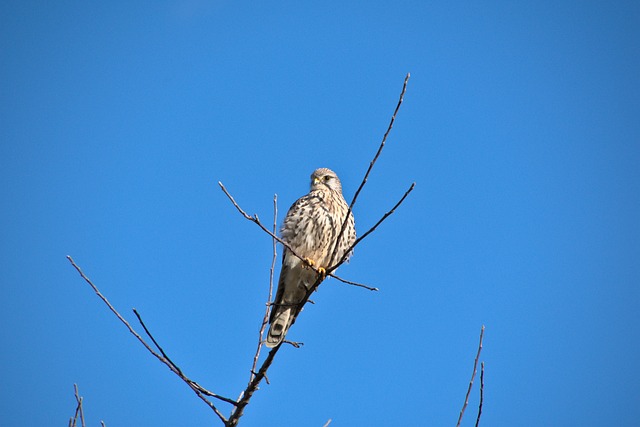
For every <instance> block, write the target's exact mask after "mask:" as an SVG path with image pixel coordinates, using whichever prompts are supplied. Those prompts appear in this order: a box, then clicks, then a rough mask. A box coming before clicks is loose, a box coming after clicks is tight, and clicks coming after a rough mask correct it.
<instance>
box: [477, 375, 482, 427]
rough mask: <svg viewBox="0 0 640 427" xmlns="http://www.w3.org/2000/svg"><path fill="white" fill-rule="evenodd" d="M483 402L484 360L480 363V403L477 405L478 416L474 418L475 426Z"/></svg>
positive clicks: (478, 421)
mask: <svg viewBox="0 0 640 427" xmlns="http://www.w3.org/2000/svg"><path fill="white" fill-rule="evenodd" d="M483 402H484V362H482V363H480V404H479V405H478V418H476V427H478V426H479V425H480V416H481V415H482V403H483Z"/></svg>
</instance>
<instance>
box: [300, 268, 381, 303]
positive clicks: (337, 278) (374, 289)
mask: <svg viewBox="0 0 640 427" xmlns="http://www.w3.org/2000/svg"><path fill="white" fill-rule="evenodd" d="M327 276H331V277H333V278H334V279H336V280H339V281H340V282H342V283H346V284H347V285H351V286H358V287H360V288H365V289H368V290H370V291H379V290H380V289H378V288H373V287H371V286H367V285H363V284H362V283H356V282H351V281H349V280H344V279H341V278H340V277H338V276H336V275H334V274H332V273H328V274H327ZM309 302H311V300H309Z"/></svg>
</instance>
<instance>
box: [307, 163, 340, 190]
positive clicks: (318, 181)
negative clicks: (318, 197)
mask: <svg viewBox="0 0 640 427" xmlns="http://www.w3.org/2000/svg"><path fill="white" fill-rule="evenodd" d="M324 187H327V188H330V189H331V190H333V191H337V192H339V193H340V194H342V184H340V180H339V179H338V175H336V173H335V172H334V171H332V170H331V169H327V168H320V169H316V170H315V171H313V173H312V174H311V190H319V189H322V188H324Z"/></svg>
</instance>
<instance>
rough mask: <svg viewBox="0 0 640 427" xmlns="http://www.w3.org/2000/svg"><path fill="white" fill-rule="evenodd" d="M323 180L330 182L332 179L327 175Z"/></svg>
mask: <svg viewBox="0 0 640 427" xmlns="http://www.w3.org/2000/svg"><path fill="white" fill-rule="evenodd" d="M323 179H324V180H325V181H329V180H330V179H331V177H330V176H329V175H325V176H324V177H323Z"/></svg>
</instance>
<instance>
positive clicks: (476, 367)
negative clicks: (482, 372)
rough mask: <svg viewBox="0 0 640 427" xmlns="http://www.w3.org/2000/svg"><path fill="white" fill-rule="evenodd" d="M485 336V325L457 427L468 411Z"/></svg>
mask: <svg viewBox="0 0 640 427" xmlns="http://www.w3.org/2000/svg"><path fill="white" fill-rule="evenodd" d="M483 336H484V325H482V329H480V342H479V343H478V353H476V359H475V361H474V362H473V373H472V374H471V381H469V388H468V389H467V395H466V396H465V398H464V405H462V409H461V410H460V416H459V417H458V423H457V424H456V427H460V423H461V422H462V416H463V415H464V411H465V409H467V405H468V404H469V394H471V388H472V387H473V379H474V378H475V377H476V372H477V370H478V359H479V358H480V352H481V351H482V338H483Z"/></svg>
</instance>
